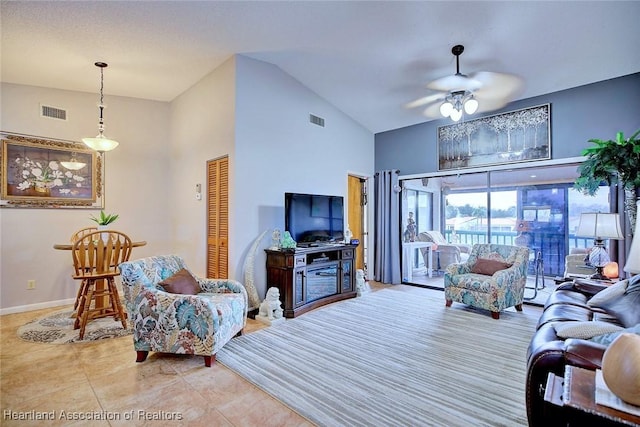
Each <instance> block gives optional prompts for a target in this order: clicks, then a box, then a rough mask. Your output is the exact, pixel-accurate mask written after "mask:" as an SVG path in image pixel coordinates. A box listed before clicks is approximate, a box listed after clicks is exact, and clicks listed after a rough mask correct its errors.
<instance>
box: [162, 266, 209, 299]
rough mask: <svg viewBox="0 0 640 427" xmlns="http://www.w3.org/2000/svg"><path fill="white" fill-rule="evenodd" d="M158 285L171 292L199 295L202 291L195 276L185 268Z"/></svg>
mask: <svg viewBox="0 0 640 427" xmlns="http://www.w3.org/2000/svg"><path fill="white" fill-rule="evenodd" d="M158 285H160V286H161V287H162V288H163V289H164V290H165V292H169V293H170V294H183V295H197V294H198V293H200V292H201V291H202V289H200V285H199V284H198V281H197V280H196V279H195V277H193V276H192V275H191V273H189V272H188V271H187V270H186V269H184V268H183V269H181V270H179V271H178V272H176V273H175V274H174V275H173V276H171V277H167V278H166V279H164V280H163V281H162V282H160V283H158Z"/></svg>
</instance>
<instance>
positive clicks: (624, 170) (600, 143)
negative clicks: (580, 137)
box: [574, 130, 640, 233]
mask: <svg viewBox="0 0 640 427" xmlns="http://www.w3.org/2000/svg"><path fill="white" fill-rule="evenodd" d="M639 134H640V130H638V131H636V133H634V134H633V135H631V136H630V137H629V138H626V139H625V137H624V134H623V133H622V132H618V133H617V134H616V139H614V140H611V139H610V140H606V141H605V140H602V139H590V140H589V142H592V143H594V144H595V147H589V148H587V149H585V150H583V151H582V155H583V156H586V157H587V159H586V160H585V161H584V162H583V163H582V164H581V165H580V166H579V167H578V172H579V173H580V176H579V177H578V178H577V179H576V181H575V183H574V188H575V189H576V190H578V191H581V192H582V193H584V194H587V195H590V196H593V195H594V194H595V193H596V191H597V190H598V187H599V186H600V184H601V183H602V182H606V183H607V184H608V185H615V184H620V185H622V188H623V189H624V193H625V200H624V206H625V212H626V213H627V215H629V222H630V223H631V232H632V233H633V230H635V224H636V214H637V212H636V209H637V208H636V200H637V194H636V192H637V189H638V188H640V140H639V139H638V135H639Z"/></svg>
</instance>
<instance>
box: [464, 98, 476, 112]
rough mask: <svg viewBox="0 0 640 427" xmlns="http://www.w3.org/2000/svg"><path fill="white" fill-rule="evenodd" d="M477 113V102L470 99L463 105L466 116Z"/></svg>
mask: <svg viewBox="0 0 640 427" xmlns="http://www.w3.org/2000/svg"><path fill="white" fill-rule="evenodd" d="M476 111H478V101H477V100H475V99H473V98H471V99H468V100H467V102H465V103H464V112H465V113H467V114H473V113H475V112H476Z"/></svg>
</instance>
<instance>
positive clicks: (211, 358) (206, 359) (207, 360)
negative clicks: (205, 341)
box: [204, 354, 216, 368]
mask: <svg viewBox="0 0 640 427" xmlns="http://www.w3.org/2000/svg"><path fill="white" fill-rule="evenodd" d="M215 361H216V355H215V354H214V355H212V356H204V366H206V367H207V368H210V367H211V363H212V362H215Z"/></svg>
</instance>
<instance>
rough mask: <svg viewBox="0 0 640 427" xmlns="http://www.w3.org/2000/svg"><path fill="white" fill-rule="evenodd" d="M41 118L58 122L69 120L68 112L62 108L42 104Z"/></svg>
mask: <svg viewBox="0 0 640 427" xmlns="http://www.w3.org/2000/svg"><path fill="white" fill-rule="evenodd" d="M40 116H41V117H49V118H50V119H56V120H65V121H66V120H67V110H63V109H62V108H58V107H52V106H51V105H44V104H40Z"/></svg>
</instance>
